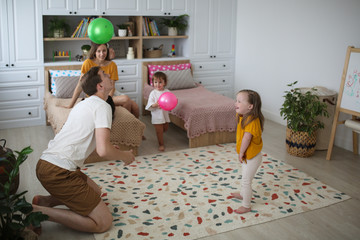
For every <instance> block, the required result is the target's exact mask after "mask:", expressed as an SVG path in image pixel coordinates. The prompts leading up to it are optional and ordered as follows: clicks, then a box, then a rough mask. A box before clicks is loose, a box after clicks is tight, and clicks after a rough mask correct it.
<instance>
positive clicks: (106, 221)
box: [89, 201, 113, 233]
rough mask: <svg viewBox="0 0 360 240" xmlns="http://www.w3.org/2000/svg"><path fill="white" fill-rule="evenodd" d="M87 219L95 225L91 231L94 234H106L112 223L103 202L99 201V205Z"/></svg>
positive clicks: (111, 218) (109, 213) (108, 211)
mask: <svg viewBox="0 0 360 240" xmlns="http://www.w3.org/2000/svg"><path fill="white" fill-rule="evenodd" d="M89 217H90V218H91V219H93V220H94V222H95V223H96V227H95V228H94V230H93V232H96V233H102V232H106V231H107V230H109V229H110V227H111V225H112V222H113V217H112V215H111V212H110V210H109V208H108V207H107V206H106V204H105V203H104V202H103V201H100V203H99V204H98V205H97V206H96V207H95V208H94V210H93V211H92V212H91V213H90V214H89Z"/></svg>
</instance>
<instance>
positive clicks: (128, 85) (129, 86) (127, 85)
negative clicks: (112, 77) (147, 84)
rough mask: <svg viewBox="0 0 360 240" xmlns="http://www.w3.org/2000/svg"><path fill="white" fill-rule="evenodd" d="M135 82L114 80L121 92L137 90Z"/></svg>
mask: <svg viewBox="0 0 360 240" xmlns="http://www.w3.org/2000/svg"><path fill="white" fill-rule="evenodd" d="M136 85H137V84H136V82H120V81H116V83H115V87H116V89H117V90H118V91H119V92H121V93H129V92H137V88H136Z"/></svg>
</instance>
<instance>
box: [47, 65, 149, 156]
mask: <svg viewBox="0 0 360 240" xmlns="http://www.w3.org/2000/svg"><path fill="white" fill-rule="evenodd" d="M80 69H81V65H69V66H47V67H45V97H44V109H45V112H46V123H47V125H51V127H52V128H53V131H54V133H55V134H57V133H58V132H59V131H60V130H61V128H62V126H63V125H64V123H65V121H66V119H67V117H68V115H69V113H70V111H71V109H67V108H63V107H60V106H64V105H68V104H69V103H70V101H71V98H70V97H71V95H72V92H73V91H74V89H75V86H76V82H77V81H78V79H79V74H80V71H79V70H80ZM58 70H60V71H58ZM51 73H52V74H51ZM70 89H72V92H70ZM52 93H54V94H55V96H54V95H53V94H52ZM82 94H83V93H82ZM69 96H70V97H69ZM81 97H84V96H81ZM79 101H81V98H79V99H78V102H79ZM144 130H145V124H144V123H143V122H141V121H140V120H139V119H137V118H136V117H135V116H134V115H132V114H131V113H130V112H129V111H127V110H126V109H125V108H123V107H116V109H115V118H114V120H113V124H112V127H111V133H110V141H111V143H112V144H115V145H118V146H119V148H120V149H121V150H130V149H132V150H133V152H134V154H135V155H137V154H138V147H139V146H140V144H141V141H142V136H143V134H144ZM99 161H105V159H103V158H100V157H99V155H98V154H97V153H96V152H95V151H94V152H93V153H92V154H91V155H90V156H89V157H88V158H87V159H86V161H85V163H92V162H99Z"/></svg>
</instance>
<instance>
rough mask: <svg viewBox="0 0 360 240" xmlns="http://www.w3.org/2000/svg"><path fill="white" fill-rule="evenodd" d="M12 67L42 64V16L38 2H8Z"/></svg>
mask: <svg viewBox="0 0 360 240" xmlns="http://www.w3.org/2000/svg"><path fill="white" fill-rule="evenodd" d="M7 3H8V4H7V9H8V33H9V35H8V39H9V57H10V67H23V66H36V65H40V64H41V63H42V57H41V56H42V51H43V50H42V49H43V47H42V41H41V39H42V34H41V14H40V7H39V5H38V4H39V1H37V0H27V1H22V0H8V1H7Z"/></svg>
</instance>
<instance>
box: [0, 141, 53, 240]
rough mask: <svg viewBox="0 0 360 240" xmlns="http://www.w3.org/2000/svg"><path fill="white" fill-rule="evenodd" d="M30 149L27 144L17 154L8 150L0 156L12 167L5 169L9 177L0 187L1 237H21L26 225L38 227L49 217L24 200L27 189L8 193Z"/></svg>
mask: <svg viewBox="0 0 360 240" xmlns="http://www.w3.org/2000/svg"><path fill="white" fill-rule="evenodd" d="M32 151H33V150H32V149H31V148H30V146H29V147H26V148H24V149H23V150H21V151H20V152H18V151H15V153H16V154H17V156H16V155H15V154H14V153H12V152H9V153H8V154H7V156H6V157H2V158H0V161H6V162H8V163H10V164H11V165H12V167H13V169H12V170H11V171H10V172H6V171H5V174H7V175H8V177H9V179H8V181H7V182H6V183H5V184H1V187H2V188H3V189H4V191H2V192H0V214H1V215H0V220H1V221H0V238H1V239H4V240H5V239H21V234H22V232H23V231H24V229H25V228H26V227H28V226H30V225H32V226H33V227H39V226H40V223H41V222H42V221H45V220H47V219H48V218H49V217H48V216H47V215H44V214H42V213H41V212H32V210H33V207H32V205H31V204H30V203H28V202H27V201H26V199H25V196H24V194H25V193H27V191H24V192H21V193H19V194H16V193H15V194H10V187H11V184H12V182H13V181H14V179H15V177H16V176H17V175H18V174H19V167H20V165H21V164H22V163H23V162H24V161H25V160H26V159H27V157H28V155H29V154H30V153H32Z"/></svg>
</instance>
